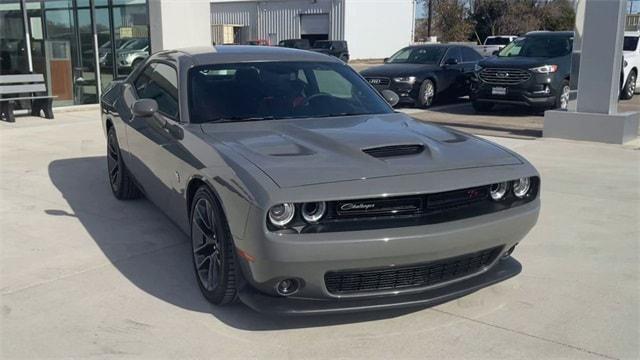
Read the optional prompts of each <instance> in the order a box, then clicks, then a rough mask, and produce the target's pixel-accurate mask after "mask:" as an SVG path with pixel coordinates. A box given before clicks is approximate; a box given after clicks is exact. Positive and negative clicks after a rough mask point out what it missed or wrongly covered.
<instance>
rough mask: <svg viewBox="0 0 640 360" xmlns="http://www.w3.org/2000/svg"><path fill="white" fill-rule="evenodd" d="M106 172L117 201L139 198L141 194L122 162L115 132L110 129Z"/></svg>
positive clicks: (108, 132)
mask: <svg viewBox="0 0 640 360" xmlns="http://www.w3.org/2000/svg"><path fill="white" fill-rule="evenodd" d="M107 170H108V175H109V185H111V192H113V195H114V196H115V197H116V199H119V200H130V199H137V198H139V197H140V196H141V195H142V193H141V192H140V189H138V186H137V185H136V183H135V182H134V181H133V176H131V173H129V169H127V167H126V166H125V164H124V161H123V160H122V153H121V152H120V145H119V144H118V137H117V136H116V130H115V129H114V128H113V127H110V128H109V130H108V131H107Z"/></svg>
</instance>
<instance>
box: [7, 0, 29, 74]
mask: <svg viewBox="0 0 640 360" xmlns="http://www.w3.org/2000/svg"><path fill="white" fill-rule="evenodd" d="M0 34H2V36H0V74H23V73H27V72H28V71H29V64H28V58H27V43H26V38H25V32H24V21H23V16H22V8H21V6H20V1H18V0H16V1H7V0H3V1H0Z"/></svg>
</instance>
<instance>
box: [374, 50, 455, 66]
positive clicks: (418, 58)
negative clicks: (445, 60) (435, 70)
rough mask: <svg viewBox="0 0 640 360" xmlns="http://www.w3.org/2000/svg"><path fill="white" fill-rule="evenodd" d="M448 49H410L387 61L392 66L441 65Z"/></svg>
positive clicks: (396, 54)
mask: <svg viewBox="0 0 640 360" xmlns="http://www.w3.org/2000/svg"><path fill="white" fill-rule="evenodd" d="M446 50H447V49H446V48H445V47H442V46H423V47H408V48H404V49H402V50H400V51H398V52H397V53H395V54H393V56H391V57H390V58H389V60H387V63H391V64H439V63H440V61H441V60H442V57H443V56H444V53H445V51H446Z"/></svg>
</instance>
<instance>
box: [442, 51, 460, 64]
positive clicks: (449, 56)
mask: <svg viewBox="0 0 640 360" xmlns="http://www.w3.org/2000/svg"><path fill="white" fill-rule="evenodd" d="M448 59H456V60H457V61H458V62H462V56H461V55H460V48H459V47H452V48H449V51H447V56H446V57H445V60H448Z"/></svg>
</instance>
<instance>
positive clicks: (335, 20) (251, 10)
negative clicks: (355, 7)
mask: <svg viewBox="0 0 640 360" xmlns="http://www.w3.org/2000/svg"><path fill="white" fill-rule="evenodd" d="M344 1H345V0H316V1H311V0H271V1H242V0H235V1H220V0H217V1H213V2H212V3H211V24H212V25H222V24H233V25H244V26H246V28H245V30H244V34H243V39H242V40H243V41H246V40H258V39H265V40H271V44H272V45H275V44H277V42H278V41H280V40H285V39H296V38H299V37H300V15H306V14H328V15H329V23H330V32H329V39H333V40H342V39H343V38H344Z"/></svg>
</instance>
